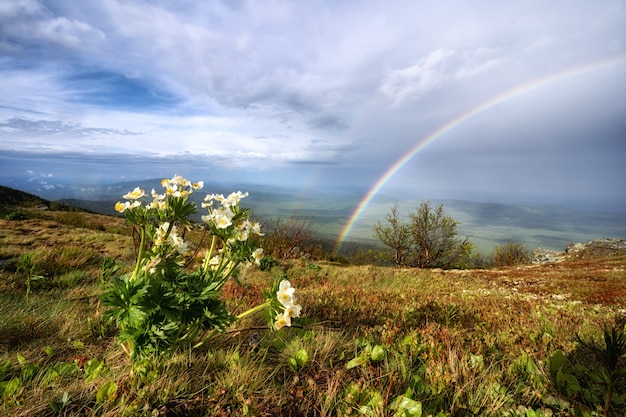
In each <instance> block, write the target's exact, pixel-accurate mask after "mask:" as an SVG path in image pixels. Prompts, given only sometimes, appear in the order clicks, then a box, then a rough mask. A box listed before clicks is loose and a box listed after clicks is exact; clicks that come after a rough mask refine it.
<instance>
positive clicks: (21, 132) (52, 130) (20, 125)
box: [0, 117, 140, 138]
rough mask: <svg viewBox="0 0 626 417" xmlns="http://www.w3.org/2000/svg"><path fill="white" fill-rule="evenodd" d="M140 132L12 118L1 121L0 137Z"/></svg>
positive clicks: (131, 133)
mask: <svg viewBox="0 0 626 417" xmlns="http://www.w3.org/2000/svg"><path fill="white" fill-rule="evenodd" d="M139 134H140V133H139V132H132V131H128V130H123V131H121V130H117V129H109V128H101V127H85V126H83V125H81V124H80V123H71V122H62V121H59V120H28V119H22V118H17V117H16V118H11V119H8V120H7V121H5V122H3V123H2V122H0V137H1V136H5V137H15V138H24V137H41V136H51V135H52V136H59V135H63V136H68V135H69V136H74V137H76V136H78V137H85V136H92V135H98V136H99V135H122V136H129V135H139Z"/></svg>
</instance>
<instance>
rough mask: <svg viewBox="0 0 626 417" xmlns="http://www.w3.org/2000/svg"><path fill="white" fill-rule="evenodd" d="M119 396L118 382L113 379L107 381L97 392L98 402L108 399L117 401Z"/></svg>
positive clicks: (101, 402)
mask: <svg viewBox="0 0 626 417" xmlns="http://www.w3.org/2000/svg"><path fill="white" fill-rule="evenodd" d="M116 396H117V384H116V383H115V382H113V381H109V382H107V383H105V384H104V385H103V386H102V387H101V388H100V389H99V390H98V392H97V393H96V402H97V403H99V404H103V403H105V402H108V401H115V398H116Z"/></svg>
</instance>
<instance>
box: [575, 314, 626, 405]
mask: <svg viewBox="0 0 626 417" xmlns="http://www.w3.org/2000/svg"><path fill="white" fill-rule="evenodd" d="M603 336H604V346H602V345H601V344H600V343H598V342H597V341H595V340H594V339H591V340H589V341H585V340H583V338H582V337H580V336H579V335H578V334H577V335H576V337H575V340H576V342H578V343H580V344H581V345H582V346H583V347H584V348H585V349H587V350H589V351H590V352H591V353H592V354H593V356H594V358H595V360H596V361H597V362H598V363H599V364H600V367H599V369H594V370H589V374H590V377H591V378H592V380H593V381H594V382H596V383H599V384H602V385H603V386H604V389H605V394H604V416H605V417H607V416H609V413H610V409H611V401H612V400H614V399H619V402H620V404H624V400H623V399H622V398H621V397H615V398H614V395H615V390H616V388H617V386H618V383H619V381H620V380H622V379H623V378H624V375H626V364H624V361H623V359H624V356H625V355H626V332H624V328H623V327H622V326H618V325H615V326H613V327H612V328H611V329H609V328H608V327H604V332H603Z"/></svg>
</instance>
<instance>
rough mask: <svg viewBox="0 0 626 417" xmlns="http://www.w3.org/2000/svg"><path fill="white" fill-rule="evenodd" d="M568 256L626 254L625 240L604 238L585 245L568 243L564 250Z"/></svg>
mask: <svg viewBox="0 0 626 417" xmlns="http://www.w3.org/2000/svg"><path fill="white" fill-rule="evenodd" d="M565 252H567V254H568V255H576V256H580V257H582V256H612V255H618V254H620V253H626V239H621V238H604V239H596V240H592V241H591V242H587V243H570V244H568V245H567V247H566V248H565Z"/></svg>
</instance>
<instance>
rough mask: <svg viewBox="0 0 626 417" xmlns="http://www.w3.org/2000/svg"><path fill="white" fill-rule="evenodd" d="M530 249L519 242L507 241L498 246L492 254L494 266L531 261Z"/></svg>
mask: <svg viewBox="0 0 626 417" xmlns="http://www.w3.org/2000/svg"><path fill="white" fill-rule="evenodd" d="M530 259H531V255H530V251H529V250H528V249H527V248H526V247H525V246H524V245H523V244H521V243H519V242H511V241H509V242H506V243H505V244H503V245H499V246H496V247H495V249H494V250H493V254H492V255H491V263H492V264H493V265H494V266H497V267H502V266H513V265H520V264H526V263H529V262H530Z"/></svg>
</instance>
